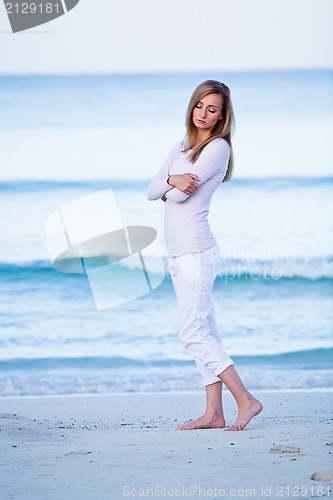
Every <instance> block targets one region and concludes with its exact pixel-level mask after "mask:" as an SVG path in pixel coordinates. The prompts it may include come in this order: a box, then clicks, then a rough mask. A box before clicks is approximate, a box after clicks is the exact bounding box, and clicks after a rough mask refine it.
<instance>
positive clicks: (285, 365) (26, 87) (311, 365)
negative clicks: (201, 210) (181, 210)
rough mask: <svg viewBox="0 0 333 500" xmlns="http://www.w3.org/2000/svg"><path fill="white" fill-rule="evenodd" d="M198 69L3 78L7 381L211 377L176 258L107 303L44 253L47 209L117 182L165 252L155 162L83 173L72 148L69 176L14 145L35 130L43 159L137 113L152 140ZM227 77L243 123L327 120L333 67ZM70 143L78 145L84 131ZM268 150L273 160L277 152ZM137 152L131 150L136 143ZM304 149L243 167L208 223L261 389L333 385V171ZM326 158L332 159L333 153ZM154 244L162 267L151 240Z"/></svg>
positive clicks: (238, 333) (232, 328)
mask: <svg viewBox="0 0 333 500" xmlns="http://www.w3.org/2000/svg"><path fill="white" fill-rule="evenodd" d="M202 76H203V75H176V74H175V75H141V76H139V75H127V76H120V75H118V76H104V77H97V76H95V77H93V76H91V77H85V76H82V77H59V78H57V77H17V76H16V77H2V78H0V104H1V108H2V111H3V112H2V113H1V115H0V128H2V131H3V136H4V137H7V139H8V140H9V139H10V141H13V142H10V144H9V143H7V149H6V148H5V149H4V155H3V161H2V165H3V166H2V171H1V175H0V204H1V218H0V283H1V288H0V321H1V336H0V395H3V396H13V395H33V394H39V395H46V394H71V393H107V392H133V391H169V390H199V389H202V382H201V380H200V377H199V375H198V374H197V372H196V368H195V365H194V362H193V361H192V359H191V358H190V356H189V355H187V353H186V352H185V351H184V350H183V348H182V347H181V345H180V343H179V341H178V336H177V314H176V300H175V296H174V292H173V289H172V283H171V280H170V277H169V275H168V273H167V274H166V277H165V279H164V281H163V283H162V284H161V285H160V286H159V287H158V288H157V289H155V290H153V291H152V292H151V293H149V294H146V295H144V296H142V297H140V298H138V299H136V300H133V301H131V302H128V303H127V304H123V305H121V306H118V307H115V308H113V309H111V310H107V311H104V312H97V311H96V308H95V306H94V302H93V300H92V296H91V290H90V287H89V284H88V281H87V279H86V277H85V276H84V275H70V274H61V273H57V272H56V271H54V270H53V269H52V266H51V262H50V259H49V256H48V252H47V246H46V241H45V234H44V223H45V220H46V218H47V217H48V215H49V214H50V213H51V212H52V211H54V210H55V209H57V208H58V207H59V206H61V205H63V204H64V203H66V202H68V201H71V200H75V199H77V198H79V197H81V196H84V195H86V194H89V193H94V192H97V191H99V190H103V189H108V188H112V189H113V191H114V194H115V196H116V199H117V203H118V206H119V208H120V211H121V214H122V216H123V219H124V222H126V224H128V225H131V224H133V225H136V224H138V225H148V226H151V227H154V228H156V229H157V231H158V235H159V238H160V240H161V243H162V248H163V250H164V256H165V263H166V252H165V247H164V243H163V204H162V202H160V203H159V202H148V201H147V198H146V188H147V185H148V182H149V175H147V172H146V171H144V170H142V171H141V172H140V175H137V176H133V175H132V174H131V173H130V174H128V172H126V169H124V170H123V172H121V173H123V176H121V175H120V174H119V172H118V173H117V175H113V173H114V170H112V169H111V170H110V171H109V170H108V169H107V168H106V169H105V171H103V172H104V175H103V176H101V175H98V176H97V177H95V176H94V173H95V172H94V169H93V168H91V171H90V174H89V175H90V177H89V179H87V178H86V176H85V177H83V178H82V177H81V175H80V170H79V169H77V168H76V166H75V168H74V167H73V165H74V164H73V163H71V161H73V159H71V161H70V162H69V163H68V165H63V166H62V169H63V170H62V172H61V173H62V174H66V175H65V177H66V178H64V179H62V178H61V176H60V174H59V172H58V171H57V172H56V171H54V174H55V175H54V178H52V175H50V174H51V173H52V172H53V170H52V169H49V170H47V171H45V170H44V168H43V167H44V166H43V165H39V164H38V161H39V160H38V161H37V159H40V157H38V158H37V157H36V156H34V155H35V153H34V154H33V155H30V153H31V151H30V153H29V154H27V157H26V164H25V165H24V167H25V168H24V175H21V173H22V172H23V170H22V165H18V164H16V163H15V161H16V160H15V161H13V155H14V157H15V154H17V155H18V154H20V147H19V144H17V150H15V151H13V148H12V144H14V139H15V138H16V141H17V138H23V136H24V135H26V134H33V133H34V130H36V131H38V137H42V139H43V140H40V141H39V142H38V154H39V155H40V154H43V155H45V158H46V157H47V156H46V153H47V151H48V149H47V148H48V147H49V144H50V143H49V142H48V141H49V140H51V139H52V137H53V136H54V135H56V134H59V133H60V134H62V136H63V137H65V135H66V134H68V133H69V134H71V137H72V134H74V133H76V132H77V130H78V129H80V130H81V129H82V128H84V127H89V130H90V132H89V133H90V134H91V136H92V137H93V135H94V133H96V134H100V133H102V130H103V129H107V130H110V129H111V128H112V129H114V130H118V129H124V130H125V131H126V130H127V127H128V130H133V127H136V129H137V131H138V136H139V137H140V140H141V138H142V135H141V136H140V133H141V134H143V132H142V130H141V129H142V127H143V129H144V130H146V129H145V127H146V126H150V120H151V115H152V114H154V113H155V112H156V109H160V108H161V107H162V108H163V109H165V112H164V113H162V114H159V118H158V120H159V121H158V124H157V132H158V130H159V127H162V128H161V130H162V129H163V127H164V126H168V127H171V128H172V127H173V124H174V122H179V121H182V120H183V111H184V109H183V103H184V99H185V96H186V99H187V96H188V93H189V90H190V89H192V88H193V86H194V85H195V84H196V83H197V82H198V81H200V80H202V79H204V78H202ZM222 76H225V78H224V80H225V81H227V82H228V83H229V84H230V86H231V87H232V89H233V93H234V96H235V101H236V106H235V108H236V116H237V117H238V119H239V120H240V122H241V124H243V125H241V126H243V130H245V129H246V127H245V129H244V126H245V125H244V123H248V126H249V127H251V125H252V124H253V123H254V124H255V123H259V122H264V123H265V127H266V129H267V133H271V134H273V133H275V132H276V121H277V122H278V123H279V124H280V123H281V120H282V117H283V116H284V115H287V116H288V126H289V127H291V126H293V125H294V126H295V127H299V126H300V124H302V123H303V122H304V123H307V122H308V121H309V120H310V118H311V121H312V123H322V122H323V123H332V115H333V111H332V108H333V106H332V97H331V92H330V91H331V89H332V81H333V78H332V72H325V71H324V72H286V73H250V74H227V75H222ZM314 89H315V91H314ZM148 97H149V98H148ZM115 116H117V117H118V118H119V119H117V122H116V123H115V121H114V117H115ZM274 117H276V121H275V119H274ZM270 127H271V128H270ZM163 130H164V129H163ZM59 131H60V132H59ZM175 132H177V133H178V129H176V128H175ZM6 134H7V135H6ZM8 134H9V135H8ZM39 134H41V136H40V135H39ZM163 134H164V132H163ZM163 134H162V135H163ZM175 135H176V134H175ZM31 137H35V136H34V135H29V138H31ZM57 137H59V136H57ZM78 137H79V136H78ZM80 137H81V136H80ZM44 139H45V140H46V142H45V143H44V142H43V141H44ZM166 139H167V138H166ZM22 140H23V139H22ZM258 141H259V143H260V137H259V138H258ZM8 144H9V145H8ZM36 144H37V143H36ZM171 145H172V144H170V146H171ZM9 146H10V147H9ZM24 147H25V146H24ZM72 147H74V148H78V149H77V150H76V149H75V152H76V153H77V155H78V156H77V157H78V158H80V159H81V158H82V157H81V156H80V150H79V146H78V145H74V146H72ZM288 147H290V145H285V151H284V154H285V156H286V158H288V152H290V151H289V150H288ZM22 148H23V146H22ZM129 149H130V148H129ZM167 149H168V145H167V146H166V151H167ZM260 150H261V154H262V155H263V156H264V158H262V161H263V162H265V163H266V164H267V166H268V167H269V165H270V164H271V162H273V161H274V155H275V153H274V151H271V150H270V149H269V148H267V147H266V148H265V147H263V148H262V149H260ZM24 151H25V149H24V148H23V152H22V154H23V155H24ZM36 151H37V149H36ZM36 154H37V153H36ZM57 154H58V153H57ZM128 154H129V155H132V156H133V165H134V163H135V161H136V157H137V150H136V149H135V148H133V151H128ZM303 154H304V156H302V153H301V152H300V155H299V160H300V161H299V165H297V169H298V170H297V169H296V170H294V171H293V175H287V174H286V173H285V172H282V173H281V174H276V173H275V174H274V175H272V174H271V175H261V173H260V175H259V174H258V173H257V174H256V175H250V174H251V172H250V171H249V175H247V176H244V175H243V176H242V175H237V171H236V175H235V178H234V179H233V180H232V182H230V183H228V184H225V185H223V186H221V188H220V189H219V190H218V191H217V192H216V194H215V195H214V198H213V201H212V206H211V213H210V224H211V227H212V230H213V232H214V234H215V235H216V239H217V241H218V244H219V247H220V253H221V263H220V264H221V265H220V270H219V273H218V276H217V279H216V282H215V285H214V299H215V307H216V317H217V323H218V327H219V331H220V334H221V337H222V339H223V343H224V346H225V348H226V350H228V351H229V352H230V354H231V356H232V358H233V359H234V361H235V362H236V364H237V367H238V369H239V372H240V374H241V375H242V377H243V378H244V381H245V383H246V384H247V385H248V387H249V388H251V389H273V388H274V389H276V388H280V389H292V388H328V387H331V386H332V382H333V356H332V330H333V328H332V327H333V248H332V246H333V244H332V242H333V238H332V236H333V220H332V213H333V176H332V174H331V175H326V174H325V175H323V174H320V173H319V174H316V172H315V171H311V172H309V171H308V170H306V169H305V170H303V169H302V165H305V164H306V161H307V158H306V157H305V156H306V155H305V153H303ZM325 154H326V153H325ZM71 158H72V157H71ZM58 159H59V158H58V157H56V158H55V159H54V158H53V160H52V159H50V161H58ZM324 160H325V161H326V163H327V165H331V164H332V158H330V157H328V156H324ZM37 164H38V165H37ZM9 165H10V168H9V167H8V166H9ZM236 165H237V163H236ZM52 168H53V167H52ZM157 168H158V167H157ZM15 169H17V170H15ZM68 170H69V171H70V173H71V175H70V176H69V175H67V173H68ZM45 172H46V173H47V175H45ZM332 173H333V170H332ZM125 174H127V175H125ZM69 178H71V180H69ZM147 258H148V259H150V263H151V265H152V266H153V267H154V263H155V261H156V258H157V257H156V255H155V254H154V253H153V252H152V253H151V255H149V256H148V257H147ZM117 273H118V276H119V278H122V277H123V276H125V275H126V276H130V277H131V279H132V280H133V285H134V284H135V280H137V273H136V269H133V268H129V267H126V265H124V264H122V263H121V262H120V263H118V264H117Z"/></svg>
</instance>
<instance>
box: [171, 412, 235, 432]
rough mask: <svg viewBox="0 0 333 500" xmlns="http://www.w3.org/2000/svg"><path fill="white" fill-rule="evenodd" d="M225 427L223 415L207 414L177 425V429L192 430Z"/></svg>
mask: <svg viewBox="0 0 333 500" xmlns="http://www.w3.org/2000/svg"><path fill="white" fill-rule="evenodd" d="M223 427H225V420H224V417H223V415H222V416H221V415H214V416H208V415H206V414H205V415H203V416H202V417H200V418H197V419H196V420H193V421H192V422H189V423H188V424H185V425H181V426H180V427H177V429H176V430H177V431H192V430H193V429H222V428H223Z"/></svg>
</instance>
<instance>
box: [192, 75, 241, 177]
mask: <svg viewBox="0 0 333 500" xmlns="http://www.w3.org/2000/svg"><path fill="white" fill-rule="evenodd" d="M208 94H218V95H219V96H221V99H222V112H221V114H222V119H220V120H218V121H217V123H216V125H215V127H214V129H213V131H212V133H211V135H210V137H208V139H206V140H205V141H204V142H203V143H201V144H199V146H197V147H196V148H194V149H193V151H191V153H190V155H189V159H190V161H191V162H192V163H195V162H196V160H197V159H198V158H199V156H200V154H201V153H202V151H203V149H204V148H205V147H206V146H207V144H209V143H210V142H212V141H213V140H214V139H217V138H218V137H222V138H223V139H225V140H226V141H227V143H228V144H229V146H230V158H229V164H228V170H227V172H226V174H225V176H224V179H223V181H222V182H228V181H230V179H231V176H232V172H233V166H234V160H233V150H232V143H231V135H232V133H233V130H234V126H235V116H234V112H233V109H232V103H231V97H230V90H229V88H228V87H227V86H226V85H225V84H224V83H221V82H219V81H217V80H206V81H205V82H203V83H201V84H200V85H198V87H197V88H196V89H195V90H194V92H193V94H192V96H191V99H190V102H189V104H188V106H187V111H186V121H185V125H186V138H185V143H184V145H185V147H184V151H185V152H186V151H189V150H190V149H192V147H193V146H194V143H195V137H196V126H195V125H194V123H193V121H192V114H193V109H194V108H195V107H196V105H197V104H198V102H200V101H201V99H202V98H203V97H205V96H206V95H208Z"/></svg>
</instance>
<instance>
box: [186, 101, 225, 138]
mask: <svg viewBox="0 0 333 500" xmlns="http://www.w3.org/2000/svg"><path fill="white" fill-rule="evenodd" d="M221 118H222V98H221V96H220V95H219V94H208V95H206V96H205V97H203V98H202V99H201V100H200V101H199V102H198V104H197V105H196V106H195V107H194V109H193V111H192V121H193V123H194V125H195V126H196V127H197V128H198V129H201V130H207V131H211V130H212V129H213V128H214V127H215V125H216V122H217V121H218V120H220V119H221Z"/></svg>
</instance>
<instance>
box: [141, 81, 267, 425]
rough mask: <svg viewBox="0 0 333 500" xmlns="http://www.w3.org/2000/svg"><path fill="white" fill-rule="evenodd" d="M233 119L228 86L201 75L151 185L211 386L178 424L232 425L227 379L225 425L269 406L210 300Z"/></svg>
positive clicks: (191, 338)
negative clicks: (212, 214)
mask: <svg viewBox="0 0 333 500" xmlns="http://www.w3.org/2000/svg"><path fill="white" fill-rule="evenodd" d="M233 124H234V115H233V109H232V104H231V100H230V91H229V89H228V87H227V86H226V85H224V84H223V83H221V82H218V81H215V80H207V81H205V82H203V83H201V84H200V85H199V86H198V87H197V88H196V89H195V90H194V92H193V94H192V97H191V100H190V102H189V105H188V108H187V114H186V128H187V134H186V138H185V140H184V141H183V142H181V143H179V144H176V145H175V146H174V147H173V148H172V150H171V152H170V154H169V156H168V158H167V160H166V161H165V163H164V165H163V166H162V167H161V169H160V171H159V172H158V174H157V175H156V176H155V177H154V179H153V180H152V181H151V183H150V185H149V188H148V199H149V200H157V199H162V200H163V201H164V202H165V220H164V231H165V240H166V245H167V249H168V254H169V260H168V264H169V270H170V275H171V278H172V282H173V286H174V289H175V293H176V297H177V304H178V314H179V336H180V340H181V342H182V344H183V345H184V347H185V348H186V349H187V350H188V351H189V352H190V353H191V354H192V355H193V356H194V359H195V362H196V365H197V368H198V370H199V372H200V374H201V376H202V378H203V381H204V384H205V386H206V402H207V406H206V411H205V413H204V415H203V416H202V417H200V418H198V419H196V420H194V421H192V422H190V423H188V424H186V425H183V426H181V427H178V429H179V430H190V429H206V428H223V427H225V426H226V424H225V419H224V413H223V406H222V385H223V384H225V385H226V387H227V388H228V389H229V390H230V392H231V393H232V395H233V396H234V398H235V400H236V403H237V405H238V415H237V418H236V421H235V423H234V425H232V426H231V427H228V428H226V430H232V431H239V430H242V429H243V428H244V427H245V426H246V425H247V424H248V422H249V421H250V420H251V419H252V417H254V416H255V415H258V413H260V412H261V410H262V408H263V407H262V404H261V403H260V402H259V401H258V400H257V399H255V398H254V397H253V396H252V395H251V394H250V393H249V391H248V390H247V389H246V388H245V386H244V385H243V383H242V381H241V379H240V378H239V376H238V374H237V372H236V370H235V367H234V366H233V361H232V360H231V359H230V357H229V356H228V355H227V354H226V352H225V351H224V349H223V347H222V342H221V339H220V337H219V335H218V332H217V326H216V321H215V315H214V306H213V300H212V290H213V283H214V280H215V277H216V273H217V270H218V264H219V253H218V247H217V244H216V241H215V239H214V236H213V234H212V233H211V230H210V227H209V223H208V220H207V215H208V212H209V204H210V200H211V198H212V195H213V194H214V192H215V190H216V189H217V187H218V186H219V184H220V183H221V182H227V181H229V180H230V178H231V175H232V169H233V156H232V144H231V130H232V127H233Z"/></svg>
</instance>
